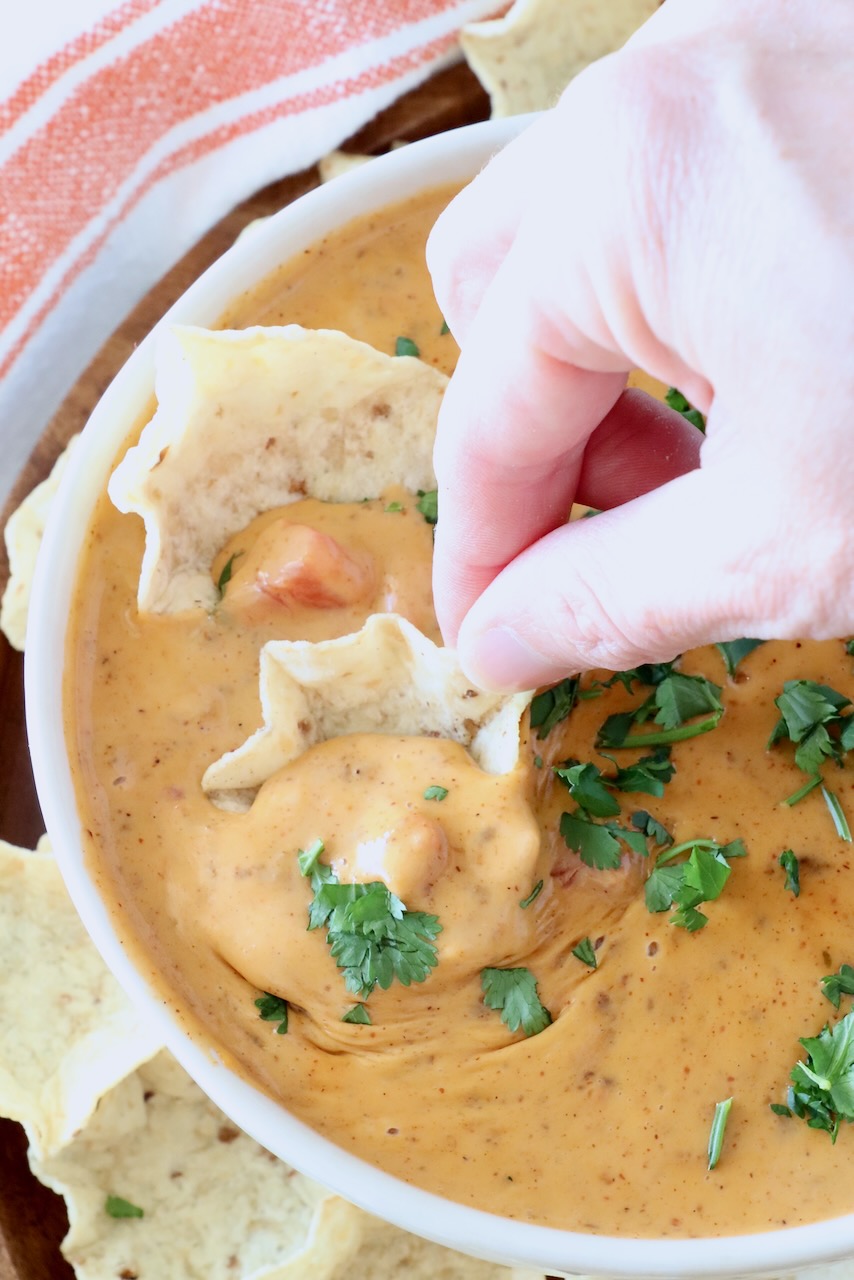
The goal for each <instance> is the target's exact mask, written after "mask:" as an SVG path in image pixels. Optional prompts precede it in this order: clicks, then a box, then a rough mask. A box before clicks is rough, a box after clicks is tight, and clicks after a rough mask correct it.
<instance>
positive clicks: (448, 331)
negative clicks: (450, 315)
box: [439, 320, 451, 338]
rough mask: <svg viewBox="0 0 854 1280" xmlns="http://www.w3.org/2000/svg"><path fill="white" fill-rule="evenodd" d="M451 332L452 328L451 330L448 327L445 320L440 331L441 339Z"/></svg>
mask: <svg viewBox="0 0 854 1280" xmlns="http://www.w3.org/2000/svg"><path fill="white" fill-rule="evenodd" d="M450 332H451V330H450V328H449V326H448V322H447V320H443V321H442V327H441V329H440V330H439V337H440V338H444V336H445V334H446V333H450Z"/></svg>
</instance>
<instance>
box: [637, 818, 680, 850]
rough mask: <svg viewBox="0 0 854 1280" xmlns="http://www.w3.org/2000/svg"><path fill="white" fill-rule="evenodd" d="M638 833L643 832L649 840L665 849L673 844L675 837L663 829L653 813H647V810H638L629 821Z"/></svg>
mask: <svg viewBox="0 0 854 1280" xmlns="http://www.w3.org/2000/svg"><path fill="white" fill-rule="evenodd" d="M629 821H630V822H631V824H632V826H633V827H634V828H635V830H636V831H642V832H643V834H644V835H645V836H646V837H647V839H649V840H652V842H653V843H654V844H657V845H660V846H662V847H665V846H666V845H670V844H673V836H672V835H671V834H670V832H669V831H668V830H667V828H666V827H663V826H662V825H661V823H660V822H659V821H658V819H657V818H654V817H653V816H652V814H651V813H647V811H646V809H638V810H637V811H636V812H635V813H633V814H632V816H631V818H630V819H629Z"/></svg>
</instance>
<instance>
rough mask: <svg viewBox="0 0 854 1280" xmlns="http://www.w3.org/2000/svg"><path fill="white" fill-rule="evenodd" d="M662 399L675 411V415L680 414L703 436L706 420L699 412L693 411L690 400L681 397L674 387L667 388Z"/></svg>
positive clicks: (697, 410)
mask: <svg viewBox="0 0 854 1280" xmlns="http://www.w3.org/2000/svg"><path fill="white" fill-rule="evenodd" d="M664 399H665V400H666V401H667V403H668V404H669V405H670V408H671V409H675V410H676V412H677V413H681V414H682V417H683V418H685V419H687V421H688V422H690V423H691V426H692V427H696V428H697V430H698V431H702V432H703V433H704V434H705V430H706V419H705V418H704V417H703V415H702V414H701V413H700V410H699V409H695V408H694V406H693V405H692V404H691V402H690V400H688V399H686V397H685V396H683V394H682V392H681V391H677V389H676V387H668V388H667V391H666V392H665V395H664Z"/></svg>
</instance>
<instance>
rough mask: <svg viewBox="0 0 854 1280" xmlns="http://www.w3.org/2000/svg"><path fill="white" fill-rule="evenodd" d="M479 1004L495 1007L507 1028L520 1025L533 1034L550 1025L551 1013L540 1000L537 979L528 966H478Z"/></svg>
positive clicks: (512, 1029) (528, 1034)
mask: <svg viewBox="0 0 854 1280" xmlns="http://www.w3.org/2000/svg"><path fill="white" fill-rule="evenodd" d="M480 983H481V987H482V988H483V1003H484V1004H485V1005H486V1006H487V1007H488V1008H489V1009H497V1010H498V1011H499V1012H500V1014H501V1021H502V1022H503V1023H504V1025H505V1026H506V1027H508V1028H509V1029H510V1030H511V1031H518V1030H519V1028H520V1027H521V1028H522V1030H523V1031H524V1033H525V1035H526V1036H535V1035H537V1034H538V1033H539V1032H540V1031H545V1029H546V1027H548V1026H549V1025H550V1024H551V1020H552V1016H551V1014H550V1013H549V1011H548V1009H546V1008H545V1006H544V1005H543V1004H542V1002H541V1001H540V997H539V994H538V992H537V980H536V978H535V977H534V975H533V974H532V973H531V971H530V969H482V970H481V974H480Z"/></svg>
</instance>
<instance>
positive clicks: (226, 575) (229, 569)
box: [216, 551, 243, 599]
mask: <svg viewBox="0 0 854 1280" xmlns="http://www.w3.org/2000/svg"><path fill="white" fill-rule="evenodd" d="M242 555H243V552H242V551H234V552H232V554H231V555H230V556H229V557H228V559H227V560H226V562H225V564H224V565H223V566H222V569H221V570H220V575H219V577H218V579H217V584H216V589H217V591H218V592H219V595H220V599H222V597H223V596H224V595H225V589H226V587H227V586H228V584H229V582H231V575H232V573H233V572H234V562H235V560H236V559H237V557H238V556H242Z"/></svg>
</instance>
